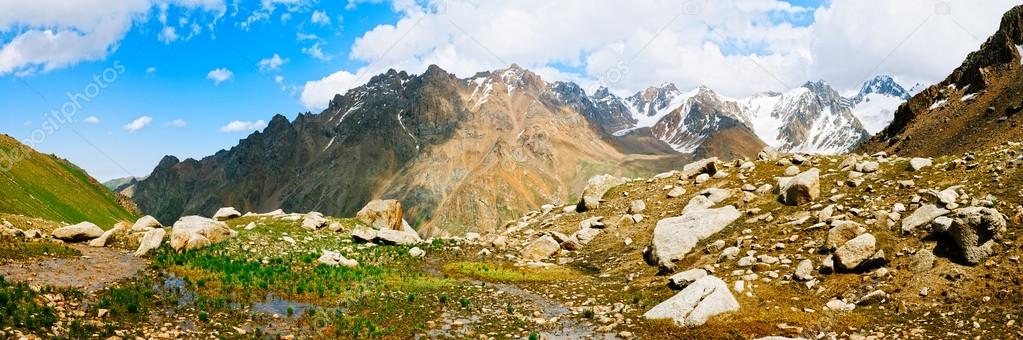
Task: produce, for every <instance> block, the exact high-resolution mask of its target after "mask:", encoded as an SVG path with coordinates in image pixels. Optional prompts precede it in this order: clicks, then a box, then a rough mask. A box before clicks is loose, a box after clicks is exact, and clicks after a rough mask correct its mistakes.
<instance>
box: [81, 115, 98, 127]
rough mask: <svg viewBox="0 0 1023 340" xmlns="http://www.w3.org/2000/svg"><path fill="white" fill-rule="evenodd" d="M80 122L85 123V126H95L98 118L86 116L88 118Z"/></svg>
mask: <svg viewBox="0 0 1023 340" xmlns="http://www.w3.org/2000/svg"><path fill="white" fill-rule="evenodd" d="M82 121H83V122H85V123H86V124H92V125H96V124H99V117H96V116H88V117H85V119H84V120H82Z"/></svg>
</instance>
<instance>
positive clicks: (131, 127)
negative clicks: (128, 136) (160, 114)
mask: <svg viewBox="0 0 1023 340" xmlns="http://www.w3.org/2000/svg"><path fill="white" fill-rule="evenodd" d="M152 122H153V117H150V116H142V117H138V118H136V119H135V120H133V121H131V123H128V124H125V125H124V126H122V127H121V128H122V129H124V130H125V131H128V132H135V131H138V130H142V128H144V127H146V125H149V123H152Z"/></svg>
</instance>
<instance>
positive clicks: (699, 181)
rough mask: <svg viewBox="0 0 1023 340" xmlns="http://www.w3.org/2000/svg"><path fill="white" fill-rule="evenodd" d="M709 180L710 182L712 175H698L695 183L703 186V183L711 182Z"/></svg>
mask: <svg viewBox="0 0 1023 340" xmlns="http://www.w3.org/2000/svg"><path fill="white" fill-rule="evenodd" d="M709 180H710V175H708V174H699V175H696V179H695V180H694V181H695V182H696V184H703V183H707V181H709Z"/></svg>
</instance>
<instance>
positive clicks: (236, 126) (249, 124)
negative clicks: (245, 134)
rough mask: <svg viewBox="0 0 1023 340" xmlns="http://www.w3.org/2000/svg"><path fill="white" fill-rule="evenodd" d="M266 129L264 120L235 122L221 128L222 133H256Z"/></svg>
mask: <svg viewBox="0 0 1023 340" xmlns="http://www.w3.org/2000/svg"><path fill="white" fill-rule="evenodd" d="M265 127H266V122H265V121H263V120H262V119H260V120H257V121H254V122H253V121H240V120H234V121H231V122H230V123H227V125H224V126H222V127H220V132H242V131H255V130H259V129H262V128H265Z"/></svg>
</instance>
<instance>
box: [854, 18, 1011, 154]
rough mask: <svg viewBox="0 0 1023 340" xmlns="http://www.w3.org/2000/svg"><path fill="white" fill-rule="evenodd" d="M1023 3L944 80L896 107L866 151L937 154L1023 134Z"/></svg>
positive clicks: (978, 146)
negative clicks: (1022, 126)
mask: <svg viewBox="0 0 1023 340" xmlns="http://www.w3.org/2000/svg"><path fill="white" fill-rule="evenodd" d="M1021 53H1023V6H1017V7H1015V8H1013V9H1011V10H1009V12H1007V13H1006V14H1005V15H1004V16H1003V17H1002V21H1001V24H1000V26H999V29H998V31H997V32H995V34H994V35H992V36H991V37H989V38H988V39H987V41H986V42H984V44H983V45H981V46H980V49H979V50H977V51H975V52H973V53H970V55H969V56H967V58H966V60H965V61H964V62H963V64H962V65H960V66H959V67H958V68H956V69H955V70H954V71H952V73H951V74H950V75H949V76H948V77H947V78H945V80H944V81H942V82H941V83H938V84H936V85H934V86H931V87H929V88H927V89H926V90H924V91H921V92H920V93H918V94H917V95H915V96H913V98H912V99H910V100H909V101H908V102H906V103H905V104H903V105H902V106H900V107H899V109H898V110H897V111H896V112H895V119H894V120H893V121H892V123H891V125H889V126H888V127H887V128H885V129H884V130H883V131H881V132H880V133H878V134H877V135H876V136H874V137H873V138H872V139H871V140H870V141H869V142H868V143H867V144H866V145H865V146H864V148H863V149H864V150H867V151H877V150H887V151H890V152H898V153H901V154H907V155H919V156H931V155H941V154H948V153H960V152H966V151H972V150H978V149H980V148H986V147H990V146H994V145H998V144H1001V143H1003V142H1005V141H1010V140H1018V139H1020V138H1021V137H1023V131H1021V129H1020V128H1019V124H1020V116H1021V115H1019V114H1017V113H1018V112H1019V111H1020V109H1019V108H1020V106H1021V104H1023V101H1021V97H1020V92H1021V91H1023V73H1021V71H1023V67H1021V63H1023V58H1021Z"/></svg>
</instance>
